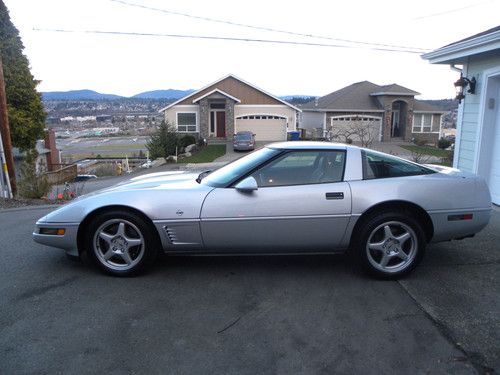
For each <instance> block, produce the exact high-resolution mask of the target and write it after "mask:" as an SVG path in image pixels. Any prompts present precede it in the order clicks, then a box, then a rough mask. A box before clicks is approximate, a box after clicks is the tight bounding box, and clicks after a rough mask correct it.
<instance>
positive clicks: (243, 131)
mask: <svg viewBox="0 0 500 375" xmlns="http://www.w3.org/2000/svg"><path fill="white" fill-rule="evenodd" d="M236 134H253V133H252V132H251V131H249V130H242V131H240V132H237V133H236Z"/></svg>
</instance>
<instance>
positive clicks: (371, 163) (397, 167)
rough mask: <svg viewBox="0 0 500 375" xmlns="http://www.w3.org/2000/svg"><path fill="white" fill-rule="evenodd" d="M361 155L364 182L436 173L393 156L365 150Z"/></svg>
mask: <svg viewBox="0 0 500 375" xmlns="http://www.w3.org/2000/svg"><path fill="white" fill-rule="evenodd" d="M361 153H362V158H363V179H365V180H371V179H374V178H389V177H403V176H417V175H422V174H431V173H436V172H435V171H433V170H432V169H429V168H426V167H424V166H422V165H418V164H414V163H411V162H409V161H406V160H403V159H400V158H397V157H394V156H390V155H384V154H380V153H378V152H373V151H367V150H362V151H361Z"/></svg>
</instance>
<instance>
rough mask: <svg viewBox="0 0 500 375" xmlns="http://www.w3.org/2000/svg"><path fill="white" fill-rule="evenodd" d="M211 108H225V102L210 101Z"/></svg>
mask: <svg viewBox="0 0 500 375" xmlns="http://www.w3.org/2000/svg"><path fill="white" fill-rule="evenodd" d="M210 108H211V109H224V108H226V103H212V104H210Z"/></svg>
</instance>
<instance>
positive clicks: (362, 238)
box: [352, 211, 427, 280]
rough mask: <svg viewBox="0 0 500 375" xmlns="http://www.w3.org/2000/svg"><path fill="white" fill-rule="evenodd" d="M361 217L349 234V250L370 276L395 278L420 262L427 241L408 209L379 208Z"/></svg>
mask: <svg viewBox="0 0 500 375" xmlns="http://www.w3.org/2000/svg"><path fill="white" fill-rule="evenodd" d="M361 220H363V221H362V222H361V223H360V225H359V226H358V230H357V233H354V234H353V241H352V251H353V252H354V255H355V256H356V258H357V260H358V262H359V263H360V265H361V266H362V267H363V268H364V270H365V271H366V272H368V273H369V274H370V275H371V276H373V277H376V278H378V279H385V280H392V279H398V278H400V277H403V276H405V275H407V274H408V273H410V272H411V271H412V270H413V269H414V268H415V267H416V266H417V265H418V264H419V263H420V261H421V260H422V258H423V256H424V253H425V247H426V245H427V243H426V242H427V241H426V237H425V233H424V230H423V229H422V225H421V224H420V223H419V222H418V221H417V220H415V219H414V218H413V217H412V216H411V213H409V212H397V211H390V212H381V213H377V214H374V215H371V216H370V217H368V218H366V219H361ZM387 228H389V230H387ZM405 258H406V259H405Z"/></svg>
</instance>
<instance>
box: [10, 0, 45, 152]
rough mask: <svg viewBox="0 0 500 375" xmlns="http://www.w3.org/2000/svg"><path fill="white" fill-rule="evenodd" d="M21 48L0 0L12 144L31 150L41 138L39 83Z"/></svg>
mask: <svg viewBox="0 0 500 375" xmlns="http://www.w3.org/2000/svg"><path fill="white" fill-rule="evenodd" d="M23 49H24V46H23V43H22V41H21V38H20V37H19V31H18V30H17V29H16V27H15V26H14V25H13V24H12V22H11V20H10V16H9V12H8V10H7V7H6V6H5V4H4V3H3V1H2V0H0V53H1V55H2V63H3V72H4V77H5V94H6V97H7V108H8V112H9V125H10V133H11V137H12V144H13V145H14V146H16V147H19V148H20V149H22V150H29V149H32V148H34V147H35V143H36V140H37V139H39V138H42V137H43V133H44V128H45V117H46V114H45V111H44V108H43V105H42V99H41V95H40V94H39V93H38V92H37V91H36V86H37V85H38V83H39V81H36V80H35V79H34V78H33V75H32V74H31V72H30V67H29V62H28V58H27V57H26V56H25V55H24V54H23Z"/></svg>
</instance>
